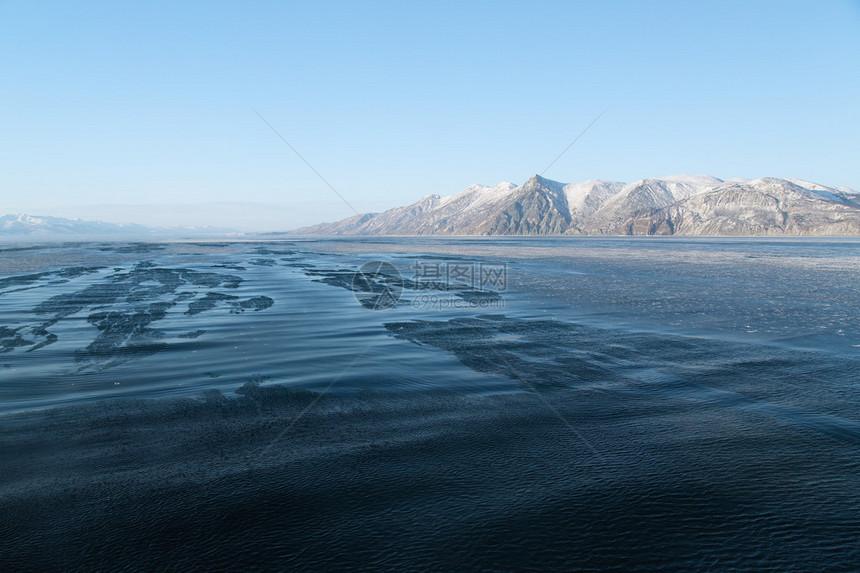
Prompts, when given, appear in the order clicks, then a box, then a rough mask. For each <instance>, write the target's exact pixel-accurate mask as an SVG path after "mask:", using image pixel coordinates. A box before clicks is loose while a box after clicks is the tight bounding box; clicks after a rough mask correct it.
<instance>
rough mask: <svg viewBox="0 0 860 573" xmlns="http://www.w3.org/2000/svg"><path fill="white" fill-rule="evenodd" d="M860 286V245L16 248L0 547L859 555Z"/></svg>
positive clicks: (51, 561) (16, 563)
mask: <svg viewBox="0 0 860 573" xmlns="http://www.w3.org/2000/svg"><path fill="white" fill-rule="evenodd" d="M381 262H384V263H387V264H388V265H391V266H387V265H386V266H383V265H380V263H381ZM381 268H393V269H396V270H395V271H394V274H391V273H389V274H381V273H380V272H379V269H381ZM362 303H363V304H362ZM368 307H373V308H368ZM858 309H860V241H857V240H850V239H830V240H821V239H798V240H767V239H677V238H673V239H644V238H643V239H597V238H585V239H579V238H571V239H566V238H565V239H557V238H540V239H538V238H535V239H523V238H500V239H499V238H479V239H451V238H446V239H430V238H428V239H409V238H398V239H339V240H335V239H331V240H320V239H308V240H305V239H295V240H290V241H278V242H242V243H229V242H226V243H160V244H90V243H87V244H65V245H43V246H33V247H26V246H23V247H22V246H12V245H7V246H5V247H0V437H2V441H1V442H0V463H2V467H3V471H2V475H0V505H2V507H0V515H2V517H0V534H2V535H3V536H4V538H5V539H9V540H10V543H6V544H4V545H3V548H2V549H0V562H2V563H5V564H6V565H7V567H3V568H4V569H7V568H12V569H15V568H21V569H33V568H36V569H44V568H49V569H69V568H83V569H92V568H99V567H107V568H109V569H116V568H122V567H125V568H132V569H138V568H181V569H201V570H203V569H211V568H212V567H231V568H240V567H241V568H255V567H257V568H264V569H267V568H270V569H278V570H283V569H286V568H293V569H295V568H305V569H320V568H339V567H350V568H359V569H361V568H364V569H374V570H376V569H397V570H404V569H407V570H408V569H427V568H430V569H442V570H457V569H470V570H475V569H478V570H523V569H535V570H538V569H547V568H549V569H564V570H569V569H594V568H624V569H646V570H655V569H663V570H680V569H683V570H691V569H692V570H722V569H751V570H824V569H829V570H855V569H856V566H857V564H858V563H860V501H858V500H860V478H858V477H857V476H858V475H860V317H858Z"/></svg>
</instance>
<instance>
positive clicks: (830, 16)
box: [0, 0, 860, 230]
mask: <svg viewBox="0 0 860 573" xmlns="http://www.w3.org/2000/svg"><path fill="white" fill-rule="evenodd" d="M0 72H2V76H0V133H2V136H0V185H2V201H0V214H2V213H10V212H29V213H31V214H48V215H51V214H53V215H59V216H81V217H85V218H101V219H104V220H110V221H134V222H140V223H147V224H173V223H179V222H181V221H186V222H188V223H191V224H204V223H211V224H219V225H227V224H231V223H232V224H233V226H238V227H244V228H247V229H256V230H260V229H268V230H273V229H288V228H293V227H296V226H298V225H303V224H308V223H314V222H319V221H321V220H334V219H339V218H341V217H345V216H348V215H350V214H351V211H350V209H349V208H348V207H347V206H346V205H344V204H343V203H342V202H341V201H340V200H339V199H338V198H337V196H336V195H335V194H334V193H332V191H331V190H330V189H329V188H328V187H327V186H326V185H325V184H324V183H323V182H322V181H320V180H319V179H318V178H317V176H316V175H315V174H314V173H313V172H312V171H311V170H310V169H309V168H308V167H307V166H306V165H305V164H304V163H303V162H302V161H301V160H300V159H299V158H298V157H296V156H295V155H294V154H293V152H292V151H290V149H289V148H288V147H287V146H286V145H284V143H283V142H282V141H280V140H279V139H278V138H277V136H276V135H275V134H274V133H272V131H271V130H270V129H269V128H268V127H267V126H266V125H265V124H264V123H263V122H262V121H261V120H260V119H259V118H258V117H257V115H256V114H255V113H254V111H253V110H252V107H253V108H255V109H257V110H258V111H259V112H260V113H261V114H262V115H263V116H264V117H265V118H266V119H267V120H268V121H269V122H271V123H272V124H273V125H274V126H275V127H276V128H277V129H278V130H279V131H280V133H281V134H282V135H283V136H284V137H285V138H286V139H287V141H289V142H290V143H291V144H292V145H293V146H294V147H296V148H297V149H298V150H299V151H300V152H301V153H302V154H303V155H304V157H305V158H306V159H307V160H308V161H309V162H310V163H311V164H312V165H313V166H314V167H315V168H316V169H317V170H318V171H319V172H320V173H322V174H323V175H324V176H325V178H326V179H328V181H329V182H330V183H331V184H332V185H333V186H334V187H335V188H336V189H337V190H338V191H339V192H340V193H341V194H342V195H343V196H344V197H346V198H347V199H348V200H349V201H350V202H351V203H352V204H353V205H355V207H356V208H357V209H358V210H359V211H362V212H363V211H371V210H373V211H377V210H381V209H384V208H387V207H391V206H395V205H402V204H408V203H411V202H413V201H415V200H417V199H418V198H420V197H421V196H423V195H426V194H429V193H439V194H442V195H446V194H451V193H455V192H457V191H459V190H461V189H462V188H464V187H466V186H468V185H470V184H472V183H484V184H495V183H497V182H499V181H502V180H507V181H513V182H515V183H521V182H523V181H524V180H525V179H527V178H528V177H529V176H530V175H532V174H533V173H535V172H539V171H541V170H542V169H543V168H544V167H546V165H547V164H548V163H549V162H550V161H551V160H552V159H553V158H554V157H555V156H556V155H557V154H558V153H559V152H560V151H561V150H562V149H564V148H565V146H567V145H568V143H570V141H571V140H572V139H573V138H574V137H575V136H576V135H577V134H578V133H579V132H580V131H581V130H582V129H583V128H584V127H585V126H586V125H588V123H589V122H591V120H592V119H594V117H595V116H597V115H598V114H599V113H600V112H601V111H602V110H603V109H604V108H607V107H608V108H609V110H608V111H607V113H606V114H605V115H604V116H603V117H602V118H601V119H600V120H599V121H598V122H597V123H596V124H595V125H594V127H592V128H591V130H590V131H589V132H588V133H587V134H586V135H585V136H583V137H582V139H581V140H580V141H579V142H578V143H577V144H576V145H574V146H573V147H572V148H571V149H570V150H569V151H568V152H567V154H566V155H565V156H564V157H563V158H562V159H560V160H559V161H558V162H557V163H556V164H555V165H554V166H553V167H552V169H550V170H549V171H548V172H547V173H546V176H547V177H550V178H552V179H556V180H560V181H564V182H570V181H582V180H586V179H593V178H597V179H613V180H621V181H633V180H635V179H639V178H642V177H653V176H661V175H670V174H677V173H708V174H711V175H715V176H717V177H721V178H730V177H759V176H777V177H800V178H804V179H810V180H813V181H816V182H820V183H824V184H829V185H844V186H848V187H852V188H854V189H860V2H858V1H856V0H855V1H851V0H819V1H809V2H790V1H772V2H766V1H762V2H756V1H754V0H753V1H745V2H725V1H722V2H713V3H700V2H689V1H683V2H634V1H629V2H612V1H601V2H594V3H577V2H571V1H559V2H555V1H543V2H542V1H532V2H528V3H526V2H508V3H503V2H463V1H458V2H421V3H418V2H414V3H402V2H359V1H355V2H218V1H211V0H209V1H205V2H182V3H177V2H161V1H148V2H114V1H110V2H90V1H84V0H79V1H74V2H71V1H70V2H42V1H37V0H27V1H23V0H21V1H18V0H5V1H4V0H0Z"/></svg>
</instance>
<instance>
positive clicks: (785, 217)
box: [293, 175, 860, 236]
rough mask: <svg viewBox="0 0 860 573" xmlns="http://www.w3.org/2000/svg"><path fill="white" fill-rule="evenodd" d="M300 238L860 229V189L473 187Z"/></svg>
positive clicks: (796, 184) (681, 183)
mask: <svg viewBox="0 0 860 573" xmlns="http://www.w3.org/2000/svg"><path fill="white" fill-rule="evenodd" d="M293 234H302V235H707V236H724V235H860V193H857V192H855V191H852V190H850V189H846V188H842V187H840V188H834V187H827V186H825V185H819V184H816V183H811V182H809V181H802V180H799V179H777V178H772V177H765V178H761V179H753V180H747V179H732V180H726V181H724V180H721V179H718V178H716V177H711V176H709V175H676V176H671V177H662V178H654V179H640V180H639V181H635V182H633V183H622V182H617V181H598V180H591V181H586V182H584V183H560V182H558V181H552V180H550V179H546V178H544V177H541V176H539V175H535V176H534V177H532V178H531V179H529V180H528V181H526V182H525V183H523V184H522V185H519V186H518V185H514V184H512V183H500V184H499V185H496V186H495V187H487V186H483V185H473V186H471V187H468V188H467V189H465V190H463V191H462V192H460V193H458V194H456V195H451V196H447V197H441V196H439V195H428V196H426V197H424V198H422V199H421V200H420V201H418V202H416V203H413V204H412V205H408V206H406V207H397V208H394V209H389V210H388V211H384V212H382V213H368V214H365V215H356V216H353V217H350V218H348V219H344V220H342V221H338V222H335V223H323V224H320V225H314V226H311V227H305V228H302V229H297V230H295V231H293Z"/></svg>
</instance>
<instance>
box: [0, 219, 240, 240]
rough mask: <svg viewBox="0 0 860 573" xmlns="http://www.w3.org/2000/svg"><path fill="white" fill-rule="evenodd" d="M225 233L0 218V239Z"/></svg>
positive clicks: (185, 228) (128, 237) (205, 230)
mask: <svg viewBox="0 0 860 573" xmlns="http://www.w3.org/2000/svg"><path fill="white" fill-rule="evenodd" d="M225 233H229V231H228V230H224V229H214V228H210V227H174V228H155V227H146V226H144V225H134V224H125V225H124V224H116V223H105V222H103V221H84V220H81V219H63V218H61V217H45V216H32V215H26V214H18V215H4V216H2V217H0V240H4V239H5V240H34V241H38V240H58V239H147V238H152V239H154V238H166V237H186V236H187V237H199V236H208V235H222V234H225Z"/></svg>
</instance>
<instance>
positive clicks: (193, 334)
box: [179, 329, 206, 339]
mask: <svg viewBox="0 0 860 573" xmlns="http://www.w3.org/2000/svg"><path fill="white" fill-rule="evenodd" d="M204 334H206V331H205V330H202V329H201V330H193V331H191V332H186V333H185V334H180V335H179V338H191V339H194V338H197V337H199V336H202V335H204Z"/></svg>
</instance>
